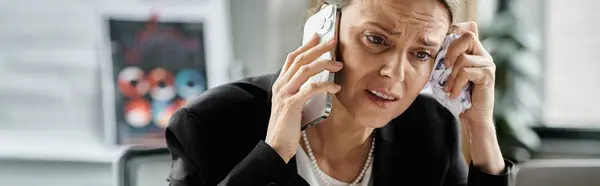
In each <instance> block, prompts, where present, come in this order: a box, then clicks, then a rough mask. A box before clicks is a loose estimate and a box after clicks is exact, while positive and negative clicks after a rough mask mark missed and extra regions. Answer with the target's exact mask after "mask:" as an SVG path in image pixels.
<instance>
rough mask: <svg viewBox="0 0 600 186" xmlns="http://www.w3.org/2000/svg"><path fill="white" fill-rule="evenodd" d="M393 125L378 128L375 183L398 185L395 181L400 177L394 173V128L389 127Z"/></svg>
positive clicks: (374, 171) (374, 172)
mask: <svg viewBox="0 0 600 186" xmlns="http://www.w3.org/2000/svg"><path fill="white" fill-rule="evenodd" d="M389 127H392V126H390V125H387V126H385V127H383V128H380V129H376V133H375V140H376V141H375V150H374V153H375V154H374V156H375V157H374V160H373V173H372V174H371V175H372V178H371V179H373V185H397V184H394V183H393V181H394V180H397V179H398V178H393V176H399V175H393V176H392V173H394V172H395V170H393V168H394V167H393V159H392V158H393V156H392V151H393V140H394V133H393V132H392V131H393V130H389V129H387V128H389Z"/></svg>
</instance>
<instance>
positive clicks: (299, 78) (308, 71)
mask: <svg viewBox="0 0 600 186" xmlns="http://www.w3.org/2000/svg"><path fill="white" fill-rule="evenodd" d="M342 67H343V64H342V63H341V62H337V61H331V60H326V59H325V60H319V61H316V62H313V63H310V64H306V65H304V66H302V67H300V69H299V70H298V72H296V74H294V76H293V77H292V78H291V79H290V81H289V82H288V84H287V85H286V87H285V90H286V92H288V93H292V94H293V93H296V92H298V91H299V89H300V86H302V84H304V83H305V82H306V81H307V80H308V79H309V78H310V77H312V76H314V75H316V74H318V73H321V72H323V71H324V70H327V71H330V72H337V71H339V70H340V69H342Z"/></svg>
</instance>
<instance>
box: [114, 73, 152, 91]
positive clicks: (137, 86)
mask: <svg viewBox="0 0 600 186" xmlns="http://www.w3.org/2000/svg"><path fill="white" fill-rule="evenodd" d="M118 84H119V90H120V91H121V93H122V94H123V95H125V96H126V97H131V98H137V97H141V96H144V95H146V93H148V90H149V89H150V84H149V83H148V81H147V80H146V78H145V77H144V71H142V70H141V69H140V68H138V67H126V68H124V69H123V70H121V72H119V76H118Z"/></svg>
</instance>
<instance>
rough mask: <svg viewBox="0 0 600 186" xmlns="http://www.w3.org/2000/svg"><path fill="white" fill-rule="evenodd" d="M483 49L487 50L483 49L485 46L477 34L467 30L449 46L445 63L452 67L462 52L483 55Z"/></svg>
mask: <svg viewBox="0 0 600 186" xmlns="http://www.w3.org/2000/svg"><path fill="white" fill-rule="evenodd" d="M482 51H485V50H483V47H482V46H481V45H480V43H479V39H477V36H475V34H474V33H473V32H466V33H464V34H462V35H461V36H460V37H459V38H458V39H456V40H454V41H453V42H452V43H451V44H450V46H448V52H447V53H446V56H445V58H444V65H445V66H446V67H448V68H451V67H453V66H454V63H455V62H456V60H457V59H458V56H459V55H460V54H462V53H466V54H471V55H482V54H483V52H482ZM483 55H486V54H483ZM486 56H487V55H486Z"/></svg>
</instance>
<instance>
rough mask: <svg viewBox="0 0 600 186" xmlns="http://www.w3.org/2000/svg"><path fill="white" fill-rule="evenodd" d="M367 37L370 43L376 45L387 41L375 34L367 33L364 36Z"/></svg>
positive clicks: (384, 43)
mask: <svg viewBox="0 0 600 186" xmlns="http://www.w3.org/2000/svg"><path fill="white" fill-rule="evenodd" d="M366 37H367V39H368V40H369V42H371V43H372V44H376V45H387V43H386V42H385V39H383V38H382V37H380V36H375V35H368V36H366Z"/></svg>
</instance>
